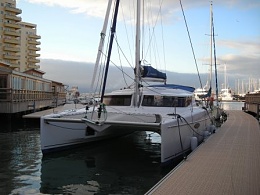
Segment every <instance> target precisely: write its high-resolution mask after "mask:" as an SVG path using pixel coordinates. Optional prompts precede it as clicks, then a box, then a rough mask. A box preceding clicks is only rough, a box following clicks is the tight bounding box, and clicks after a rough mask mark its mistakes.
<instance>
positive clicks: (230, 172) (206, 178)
mask: <svg viewBox="0 0 260 195" xmlns="http://www.w3.org/2000/svg"><path fill="white" fill-rule="evenodd" d="M228 114H229V117H228V120H227V121H226V122H225V123H224V124H223V125H222V127H221V128H220V129H219V130H218V131H217V132H216V133H215V134H214V135H213V136H211V137H209V138H208V140H207V141H206V142H204V143H203V144H202V145H200V147H198V148H197V149H196V150H195V151H194V152H193V153H192V154H191V155H190V156H188V158H187V160H186V161H183V162H182V163H181V164H180V165H179V166H178V167H176V168H175V169H174V170H172V171H171V172H170V173H169V174H168V175H166V176H165V177H164V178H163V179H162V180H161V181H160V182H159V183H157V184H156V185H155V186H154V187H153V188H152V189H151V190H150V191H148V192H147V194H165V195H168V194H176V195H184V194H185V195H188V194H192V195H196V194H199V195H204V194H205V195H208V194H210V195H215V194H216V195H219V194H234V195H240V194H241V195H245V194H250V195H260V128H259V122H258V121H257V120H256V119H255V118H254V117H252V116H251V115H249V114H246V113H244V112H242V111H228Z"/></svg>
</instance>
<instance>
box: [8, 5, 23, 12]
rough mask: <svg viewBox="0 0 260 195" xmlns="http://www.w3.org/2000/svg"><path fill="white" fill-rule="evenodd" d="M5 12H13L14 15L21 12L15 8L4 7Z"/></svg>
mask: <svg viewBox="0 0 260 195" xmlns="http://www.w3.org/2000/svg"><path fill="white" fill-rule="evenodd" d="M5 11H9V12H14V13H15V14H21V13H22V10H21V9H18V8H16V7H10V6H5Z"/></svg>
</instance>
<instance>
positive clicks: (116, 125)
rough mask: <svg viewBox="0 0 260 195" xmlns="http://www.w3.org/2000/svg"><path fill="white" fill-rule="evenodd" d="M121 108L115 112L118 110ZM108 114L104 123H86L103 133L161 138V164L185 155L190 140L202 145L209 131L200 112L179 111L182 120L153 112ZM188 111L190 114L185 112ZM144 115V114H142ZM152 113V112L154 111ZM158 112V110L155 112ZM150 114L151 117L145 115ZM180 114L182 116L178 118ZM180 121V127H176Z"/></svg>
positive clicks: (137, 109) (137, 110) (201, 111)
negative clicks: (147, 133)
mask: <svg viewBox="0 0 260 195" xmlns="http://www.w3.org/2000/svg"><path fill="white" fill-rule="evenodd" d="M119 109H120V108H117V110H119ZM109 110H110V109H109V108H108V112H107V118H106V120H105V121H102V120H100V121H98V120H92V121H91V120H88V119H86V120H85V121H86V123H87V125H88V126H90V127H91V128H92V129H95V130H96V131H98V132H102V131H104V130H108V129H114V130H115V132H118V131H120V132H121V131H131V130H134V131H153V132H157V133H158V134H160V135H161V162H162V163H166V162H167V161H170V160H173V159H175V158H177V157H178V156H180V155H183V153H184V152H187V151H189V150H190V149H191V138H192V137H197V140H198V142H202V141H203V139H204V136H205V131H210V129H209V128H210V126H211V125H210V122H211V121H210V117H209V114H208V113H207V112H206V111H205V110H202V109H201V108H194V109H193V110H192V111H191V110H190V108H184V109H183V110H182V111H181V109H179V110H180V112H179V113H180V115H181V117H183V118H181V119H177V116H174V115H171V116H169V115H167V114H165V113H163V112H164V111H169V109H162V110H161V111H162V112H161V114H160V115H157V114H156V115H155V114H152V109H150V110H148V109H144V108H136V109H134V108H132V109H131V108H130V109H129V110H128V112H127V113H126V112H124V114H122V113H121V114H116V113H112V112H109ZM187 110H190V111H189V112H187ZM142 111H143V113H141V112H142ZM154 111H155V109H154ZM157 112H158V108H157ZM145 113H146V114H145ZM148 113H151V114H148ZM181 113H182V114H181ZM178 120H179V124H178Z"/></svg>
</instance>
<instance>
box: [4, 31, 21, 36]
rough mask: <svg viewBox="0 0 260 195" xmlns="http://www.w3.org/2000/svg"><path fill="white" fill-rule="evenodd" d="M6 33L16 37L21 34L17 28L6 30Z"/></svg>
mask: <svg viewBox="0 0 260 195" xmlns="http://www.w3.org/2000/svg"><path fill="white" fill-rule="evenodd" d="M4 35H8V36H14V37H20V36H21V34H20V33H19V32H18V31H15V30H5V31H4Z"/></svg>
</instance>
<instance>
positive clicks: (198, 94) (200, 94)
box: [194, 86, 209, 101]
mask: <svg viewBox="0 0 260 195" xmlns="http://www.w3.org/2000/svg"><path fill="white" fill-rule="evenodd" d="M208 93H209V89H208V88H207V87H206V86H205V87H203V88H197V89H195V91H194V96H195V100H196V101H202V100H203V99H204V98H205V97H206V96H207V94H208Z"/></svg>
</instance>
